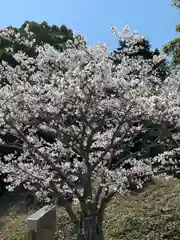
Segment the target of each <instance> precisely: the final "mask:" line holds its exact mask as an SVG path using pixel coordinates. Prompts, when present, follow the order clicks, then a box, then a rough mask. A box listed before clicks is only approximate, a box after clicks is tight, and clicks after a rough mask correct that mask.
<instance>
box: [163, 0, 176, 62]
mask: <svg viewBox="0 0 180 240" xmlns="http://www.w3.org/2000/svg"><path fill="white" fill-rule="evenodd" d="M173 6H175V7H176V8H177V9H180V0H173ZM176 32H177V33H179V32H180V24H177V25H176ZM163 49H164V52H165V53H166V54H167V55H168V56H171V57H172V65H173V66H177V65H179V64H180V37H177V38H175V39H174V40H171V41H170V42H168V44H166V45H165V46H164V48H163Z"/></svg>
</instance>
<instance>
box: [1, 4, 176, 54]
mask: <svg viewBox="0 0 180 240" xmlns="http://www.w3.org/2000/svg"><path fill="white" fill-rule="evenodd" d="M25 20H29V21H37V22H41V21H47V22H48V23H49V24H56V25H61V24H65V25H66V26H68V27H69V28H71V29H72V30H73V31H76V32H79V33H81V34H82V35H84V36H86V37H87V39H88V43H89V44H94V43H96V42H106V43H107V44H108V45H109V48H110V49H114V48H115V47H116V46H117V41H116V39H115V37H114V36H113V35H112V33H111V31H110V25H114V26H116V28H117V29H118V30H119V31H120V30H121V29H122V28H123V26H124V25H125V24H126V23H128V24H129V26H130V28H131V29H132V30H134V29H136V30H137V31H138V33H139V34H141V35H143V36H145V37H147V38H148V39H149V40H150V42H151V44H152V47H153V48H156V47H157V48H161V47H162V45H163V44H165V43H167V42H168V41H169V40H171V39H173V38H174V37H175V36H177V34H176V33H175V24H176V23H177V22H179V20H180V11H178V10H176V9H175V8H173V7H172V6H171V0H16V1H15V0H2V1H1V14H0V26H1V27H2V26H3V27H4V26H9V25H13V26H16V27H19V26H20V25H21V24H22V23H23V22H24V21H25Z"/></svg>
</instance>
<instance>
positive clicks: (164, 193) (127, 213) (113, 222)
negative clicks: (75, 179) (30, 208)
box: [0, 179, 180, 240]
mask: <svg viewBox="0 0 180 240" xmlns="http://www.w3.org/2000/svg"><path fill="white" fill-rule="evenodd" d="M58 215H59V216H60V217H59V220H58V222H57V236H56V240H58V239H61V240H65V239H72V234H73V226H72V225H71V224H70V221H69V219H68V217H67V215H66V213H65V212H64V211H62V210H61V209H60V210H59V211H58ZM26 218H27V215H26V214H24V215H22V214H21V215H18V214H17V213H13V212H11V213H10V214H9V215H7V217H6V218H5V219H4V223H3V224H2V226H1V222H0V239H1V240H21V239H25V237H24V236H25V232H26ZM0 220H1V219H0ZM104 229H105V240H136V239H137V240H156V239H157V240H161V239H163V240H166V239H167V240H168V239H171V240H177V239H180V181H179V180H172V179H171V180H168V181H160V180H159V181H156V183H155V184H152V185H150V186H149V187H147V188H146V189H145V190H144V191H141V192H140V193H138V194H136V195H133V196H130V197H128V198H126V199H125V198H122V197H119V196H116V197H115V198H114V199H113V200H112V202H111V203H110V204H109V206H108V208H107V211H106V216H105V224H104Z"/></svg>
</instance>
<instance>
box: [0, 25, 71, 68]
mask: <svg viewBox="0 0 180 240" xmlns="http://www.w3.org/2000/svg"><path fill="white" fill-rule="evenodd" d="M27 24H28V25H29V31H30V32H32V33H33V34H32V36H31V38H32V39H35V43H34V45H33V46H32V47H31V48H29V47H25V46H24V45H22V44H19V43H17V42H15V43H12V42H10V41H8V40H3V41H2V40H1V42H0V61H2V60H4V61H7V62H8V63H10V64H11V65H13V66H14V65H16V64H17V62H16V61H15V60H14V58H13V57H12V55H11V54H10V53H9V52H7V51H6V49H5V48H7V47H11V48H13V50H14V52H17V51H18V50H22V51H23V52H25V53H26V54H28V55H29V56H31V57H35V56H36V52H35V46H36V45H43V44H45V43H48V44H50V45H52V46H54V47H55V48H56V49H58V50H60V51H62V50H63V49H64V48H65V43H66V42H67V40H70V39H71V40H73V32H72V30H70V29H68V28H67V27H66V26H65V25H62V26H61V27H58V26H56V25H52V26H50V25H48V24H47V22H42V23H37V22H33V21H32V22H29V21H26V22H25V23H24V24H23V25H22V26H21V27H20V28H15V27H12V26H10V27H8V28H10V29H13V30H15V32H16V33H19V34H20V35H21V36H23V37H26V36H27V35H26V34H27V32H26V31H25V28H26V25H27Z"/></svg>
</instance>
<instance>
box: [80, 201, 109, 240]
mask: <svg viewBox="0 0 180 240" xmlns="http://www.w3.org/2000/svg"><path fill="white" fill-rule="evenodd" d="M93 205H94V204H93ZM93 205H92V204H91V205H89V206H88V207H90V209H89V211H88V214H87V215H84V214H82V216H81V220H80V226H79V232H78V234H77V240H104V234H103V228H102V222H101V219H100V216H99V213H98V210H97V209H96V208H94V207H93ZM94 206H95V205H94Z"/></svg>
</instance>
